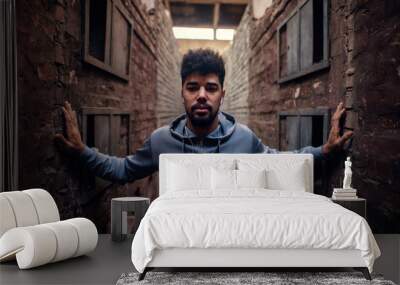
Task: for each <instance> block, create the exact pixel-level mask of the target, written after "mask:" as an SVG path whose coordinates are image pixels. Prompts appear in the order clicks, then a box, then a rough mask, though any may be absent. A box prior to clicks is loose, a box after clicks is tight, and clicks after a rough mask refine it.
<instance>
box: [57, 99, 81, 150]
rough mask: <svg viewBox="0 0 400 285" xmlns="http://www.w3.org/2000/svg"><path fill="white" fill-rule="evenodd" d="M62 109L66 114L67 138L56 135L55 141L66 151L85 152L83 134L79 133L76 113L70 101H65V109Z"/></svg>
mask: <svg viewBox="0 0 400 285" xmlns="http://www.w3.org/2000/svg"><path fill="white" fill-rule="evenodd" d="M61 108H62V110H63V112H64V117H65V125H66V128H67V130H66V131H67V138H65V137H64V136H63V135H62V134H56V135H55V136H54V139H55V140H56V142H57V143H58V145H60V146H61V147H62V148H63V149H64V150H67V151H73V152H78V153H80V152H82V151H83V150H84V148H85V145H84V144H83V142H82V138H81V134H80V132H79V127H78V120H77V117H76V112H75V111H74V110H72V108H71V104H70V103H68V101H65V103H64V107H61Z"/></svg>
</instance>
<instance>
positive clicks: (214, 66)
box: [181, 48, 225, 86]
mask: <svg viewBox="0 0 400 285" xmlns="http://www.w3.org/2000/svg"><path fill="white" fill-rule="evenodd" d="M193 73H199V74H201V75H206V74H210V73H215V74H216V75H217V76H218V78H219V82H220V83H221V86H224V79H225V66H224V60H223V59H222V57H221V56H220V55H219V54H218V52H216V51H213V50H211V49H208V48H207V49H202V48H200V49H195V50H189V51H188V52H187V53H186V54H185V55H184V56H183V59H182V65H181V78H182V85H183V83H184V82H185V80H186V78H187V77H188V76H189V75H191V74H193Z"/></svg>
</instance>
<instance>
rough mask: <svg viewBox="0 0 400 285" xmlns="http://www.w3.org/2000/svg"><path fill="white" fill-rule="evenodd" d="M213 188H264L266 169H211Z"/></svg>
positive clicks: (265, 184)
mask: <svg viewBox="0 0 400 285" xmlns="http://www.w3.org/2000/svg"><path fill="white" fill-rule="evenodd" d="M211 173H212V175H211V177H212V180H211V181H212V189H213V190H231V191H233V190H238V189H241V188H266V187H267V176H266V170H265V169H262V170H230V169H215V168H213V169H212V171H211Z"/></svg>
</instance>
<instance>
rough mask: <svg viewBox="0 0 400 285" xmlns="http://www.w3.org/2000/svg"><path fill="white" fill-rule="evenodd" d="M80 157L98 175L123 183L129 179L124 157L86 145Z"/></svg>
mask: <svg viewBox="0 0 400 285" xmlns="http://www.w3.org/2000/svg"><path fill="white" fill-rule="evenodd" d="M79 159H80V160H81V161H82V162H83V163H84V164H85V165H86V166H87V167H88V168H89V169H90V170H91V171H92V172H93V173H94V174H95V175H96V176H99V177H102V178H104V179H107V180H110V181H113V182H118V183H121V184H123V183H126V182H127V181H128V180H129V177H128V175H127V173H126V170H125V165H124V158H119V157H115V156H109V155H106V154H102V153H99V152H97V151H95V150H94V149H92V148H89V147H88V146H85V147H84V149H83V150H82V151H81V152H80V154H79Z"/></svg>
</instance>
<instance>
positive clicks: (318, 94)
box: [226, 0, 400, 233]
mask: <svg viewBox="0 0 400 285" xmlns="http://www.w3.org/2000/svg"><path fill="white" fill-rule="evenodd" d="M329 2H330V9H329V50H330V54H329V61H330V66H329V68H328V69H325V70H321V71H318V72H315V73H312V74H309V75H307V76H304V77H301V78H298V79H295V80H291V81H289V82H286V83H282V84H278V81H277V79H278V75H277V74H278V71H277V69H278V63H277V50H278V48H277V33H276V30H277V27H278V25H279V24H280V23H282V22H283V21H284V20H285V19H286V18H287V17H288V16H289V15H290V13H291V12H292V11H293V10H294V9H295V8H296V7H297V5H298V4H299V3H300V1H296V0H292V1H290V0H276V1H274V3H273V5H272V6H271V7H270V8H268V9H267V10H266V11H265V15H264V16H263V17H262V18H260V19H259V20H254V19H252V20H249V21H248V22H245V21H242V23H241V26H240V27H239V31H242V32H238V33H237V34H236V37H235V40H234V45H233V47H232V49H231V50H230V51H229V53H228V54H227V62H228V70H229V69H230V68H232V69H233V70H234V71H235V65H234V64H232V62H231V58H230V56H231V55H234V54H236V56H234V57H233V58H235V59H237V58H240V57H242V58H246V57H248V58H249V71H248V73H249V75H248V76H249V91H248V98H247V104H246V102H244V103H240V104H238V105H237V106H238V107H239V108H240V106H246V105H247V106H248V114H249V115H248V124H249V127H250V128H251V129H252V130H253V131H254V132H255V133H256V134H257V135H258V136H259V137H260V138H262V140H263V142H264V143H265V144H266V145H269V146H272V147H275V148H278V147H279V135H278V112H280V111H296V110H301V109H307V108H318V107H328V108H330V110H331V114H333V111H334V110H335V108H336V106H337V104H338V103H339V102H340V101H343V102H344V103H345V104H346V107H347V108H348V111H347V117H346V121H345V123H344V126H345V128H346V129H349V130H354V131H355V136H354V140H353V143H352V146H351V149H350V150H349V152H348V154H350V155H351V156H352V160H353V171H354V174H353V186H354V187H355V188H357V189H358V191H359V196H361V197H363V198H366V199H367V201H368V202H367V204H368V205H367V209H368V221H369V222H370V224H371V227H372V229H373V230H374V232H377V233H394V232H395V233H399V232H400V223H399V222H398V221H399V220H400V210H399V209H400V192H399V189H400V181H399V177H400V170H399V165H400V156H399V153H400V141H399V140H400V139H399V138H400V136H399V121H400V120H399V119H400V117H399V114H400V111H399V106H400V99H399V96H398V93H399V92H398V90H400V80H399V79H400V78H399V76H400V73H399V70H400V67H399V62H400V53H399V46H398V42H399V36H400V35H399V28H400V21H399V19H400V18H399V14H400V13H399V4H398V2H396V1H378V0H370V1H367V0H365V1H329ZM246 29H247V30H248V31H250V43H249V48H248V49H247V50H246V49H243V48H242V46H240V45H238V44H237V43H240V42H244V41H245V38H246V37H247V34H246V32H243V30H246ZM235 43H236V45H235ZM239 69H244V68H243V67H242V66H240V68H239ZM244 70H246V69H244ZM228 74H229V80H230V81H231V82H243V78H242V74H240V73H236V74H235V73H233V72H232V71H229V72H228ZM232 84H233V83H232ZM236 91H237V89H236ZM233 92H235V91H230V93H233ZM227 95H229V94H227ZM230 95H231V94H230ZM245 96H246V95H244V96H243V97H244V98H245ZM244 98H243V99H244ZM238 102H239V101H238ZM230 104H232V103H230ZM231 106H232V105H228V106H226V107H228V109H231V110H232V111H233V112H235V109H234V108H235V106H232V107H231ZM345 155H346V153H336V154H335V157H334V158H333V159H332V160H331V161H330V162H329V163H328V164H327V166H326V167H327V171H328V177H327V183H328V191H327V192H324V193H321V194H324V195H328V196H330V195H331V191H332V189H333V187H338V186H340V185H342V179H343V168H344V166H343V161H344V159H345Z"/></svg>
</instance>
